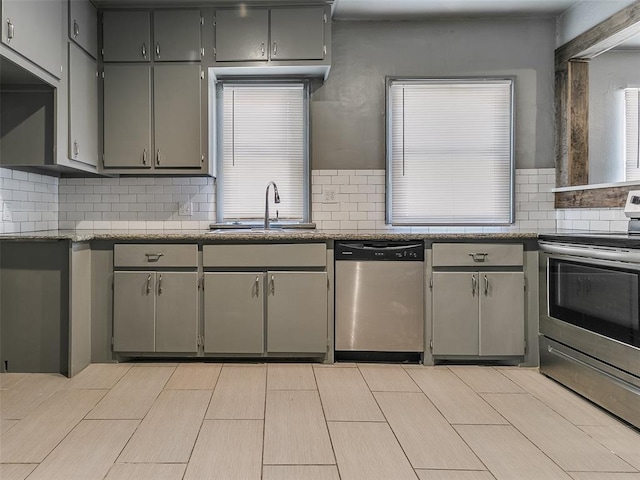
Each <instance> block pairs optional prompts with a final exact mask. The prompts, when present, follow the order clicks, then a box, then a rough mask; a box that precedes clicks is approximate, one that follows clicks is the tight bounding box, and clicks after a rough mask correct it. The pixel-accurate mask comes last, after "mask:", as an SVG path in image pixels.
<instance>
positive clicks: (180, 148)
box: [153, 64, 202, 168]
mask: <svg viewBox="0 0 640 480" xmlns="http://www.w3.org/2000/svg"><path fill="white" fill-rule="evenodd" d="M200 82H201V79H200V65H159V64H156V65H155V67H154V74H153V85H154V120H155V130H154V137H155V166H156V168H199V167H200V166H201V163H202V157H201V156H202V148H201V141H200V110H201V104H200Z"/></svg>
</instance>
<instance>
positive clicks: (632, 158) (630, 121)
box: [624, 88, 640, 181]
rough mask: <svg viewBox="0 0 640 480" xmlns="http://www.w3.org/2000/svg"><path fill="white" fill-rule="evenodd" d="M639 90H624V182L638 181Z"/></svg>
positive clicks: (639, 155) (639, 154)
mask: <svg viewBox="0 0 640 480" xmlns="http://www.w3.org/2000/svg"><path fill="white" fill-rule="evenodd" d="M638 92H640V89H638V88H625V90H624V156H625V161H624V164H625V169H624V179H625V181H632V180H640V145H639V144H638V142H640V135H639V134H638V128H639V126H640V123H639V122H638V116H639V115H640V98H639V95H638Z"/></svg>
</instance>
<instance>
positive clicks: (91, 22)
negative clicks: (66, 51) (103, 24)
mask: <svg viewBox="0 0 640 480" xmlns="http://www.w3.org/2000/svg"><path fill="white" fill-rule="evenodd" d="M69 38H70V39H71V40H73V41H74V42H76V43H77V44H78V45H79V46H80V47H82V48H83V49H84V50H85V51H86V52H87V53H89V55H91V56H92V57H93V58H98V11H97V9H96V7H94V6H93V4H92V3H91V2H90V1H89V0H69Z"/></svg>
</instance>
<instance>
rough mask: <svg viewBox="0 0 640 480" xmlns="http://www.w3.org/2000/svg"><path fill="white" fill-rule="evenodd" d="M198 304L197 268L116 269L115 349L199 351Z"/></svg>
mask: <svg viewBox="0 0 640 480" xmlns="http://www.w3.org/2000/svg"><path fill="white" fill-rule="evenodd" d="M197 305H198V275H197V273H196V272H164V271H161V272H156V271H142V272H141V271H135V272H129V271H117V272H114V282H113V350H114V351H115V352H132V353H154V352H155V353H191V352H196V351H197V348H198V347H197V328H198V307H197Z"/></svg>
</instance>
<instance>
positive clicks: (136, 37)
mask: <svg viewBox="0 0 640 480" xmlns="http://www.w3.org/2000/svg"><path fill="white" fill-rule="evenodd" d="M151 49H152V46H151V14H150V12H148V11H147V12H140V11H112V10H106V11H105V12H104V13H103V14H102V51H103V55H102V59H103V60H104V61H105V62H148V61H149V59H150V58H151Z"/></svg>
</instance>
